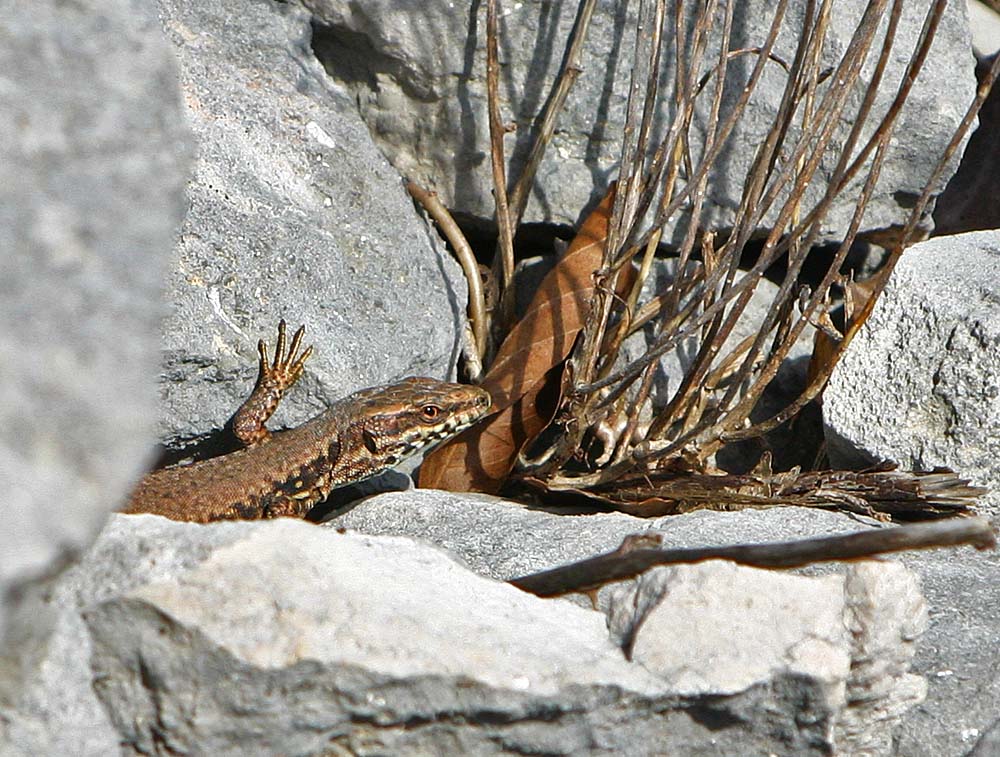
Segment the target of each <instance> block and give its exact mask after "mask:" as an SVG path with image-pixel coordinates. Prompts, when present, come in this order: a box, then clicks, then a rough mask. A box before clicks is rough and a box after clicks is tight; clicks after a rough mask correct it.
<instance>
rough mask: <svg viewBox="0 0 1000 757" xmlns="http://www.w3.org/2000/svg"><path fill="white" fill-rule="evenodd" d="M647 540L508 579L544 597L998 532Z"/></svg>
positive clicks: (855, 556) (927, 530)
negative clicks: (647, 577) (686, 544)
mask: <svg viewBox="0 0 1000 757" xmlns="http://www.w3.org/2000/svg"><path fill="white" fill-rule="evenodd" d="M643 536H644V537H648V536H649V535H647V534H644V535H643ZM644 542H647V540H646V539H644V540H642V541H641V542H640V545H641V546H639V547H638V548H632V547H631V546H630V544H629V539H626V540H625V541H624V542H623V543H622V546H621V547H620V548H619V549H618V550H616V551H614V552H609V553H606V554H603V555H598V556H596V557H591V558H588V559H586V560H581V561H579V562H575V563H570V564H569V565H563V566H561V567H558V568H553V569H551V570H546V571H542V572H539V573H532V574H530V575H527V576H521V577H520V578H513V579H511V580H510V581H509V583H511V584H513V585H514V586H516V587H517V588H519V589H521V590H522V591H526V592H530V593H531V594H536V595H538V596H540V597H556V596H559V595H561V594H570V593H572V592H586V591H592V590H594V589H599V588H600V587H601V586H604V585H605V584H608V583H612V582H614V581H623V580H625V579H628V578H634V577H635V576H638V575H640V574H642V573H644V572H645V571H647V570H649V569H650V568H654V567H656V566H658V565H677V564H689V563H697V562H703V561H705V560H731V561H733V562H736V563H739V564H741V565H749V566H752V567H755V568H768V569H786V568H801V567H803V566H805V565H811V564H813V563H817V562H831V561H841V560H860V559H865V558H869V557H873V556H875V555H881V554H887V553H890V552H902V551H905V550H911V549H929V548H933V547H957V546H964V545H968V546H972V547H975V548H976V549H993V548H994V547H996V534H995V533H994V531H993V528H992V526H991V525H990V522H989V520H987V519H986V518H962V519H955V520H946V521H938V522H935V523H921V524H917V525H912V526H890V527H884V528H879V529H875V530H872V531H862V532H860V533H853V534H846V535H842V536H826V537H820V538H815V539H800V540H797V541H789V542H773V543H770V544H737V545H732V546H724V547H691V548H682V549H656V548H649V547H647V546H645V544H644Z"/></svg>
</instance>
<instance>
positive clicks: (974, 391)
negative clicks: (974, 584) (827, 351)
mask: <svg viewBox="0 0 1000 757" xmlns="http://www.w3.org/2000/svg"><path fill="white" fill-rule="evenodd" d="M823 412H824V421H825V424H826V437H827V441H828V444H829V453H830V459H831V462H832V463H833V464H834V466H854V465H866V464H870V463H872V462H875V461H882V460H891V461H894V462H896V463H898V464H899V465H900V467H902V468H904V469H911V470H912V469H919V470H932V469H933V468H935V467H937V466H945V467H948V468H951V469H953V470H955V471H958V472H959V473H960V474H962V475H963V476H968V477H969V478H971V479H972V481H973V482H974V483H976V484H978V485H981V486H986V487H988V488H990V489H993V490H996V489H998V488H1000V473H998V468H997V465H996V461H997V459H998V457H1000V232H997V231H982V232H974V233H969V234H959V235H957V236H953V237H936V238H934V239H930V240H928V241H926V242H922V243H920V244H917V245H914V246H913V247H912V248H910V249H909V250H907V251H906V253H905V254H904V255H903V257H902V259H901V260H900V262H899V264H898V265H897V266H896V269H895V270H894V271H893V274H892V278H891V279H890V280H889V285H888V287H886V290H885V292H884V293H883V295H882V297H881V298H880V299H879V301H878V303H877V305H876V306H875V309H874V311H873V312H872V315H871V317H870V318H869V319H868V321H867V322H866V323H865V324H864V326H863V327H862V329H861V331H860V332H859V333H858V335H857V336H856V337H855V339H854V341H853V342H852V343H851V346H850V348H849V349H848V350H847V352H846V354H845V355H844V357H843V359H842V360H841V361H840V363H838V364H837V367H836V369H835V370H834V372H833V375H832V376H831V378H830V384H829V386H828V387H827V389H826V392H825V394H824V401H823ZM983 502H984V508H985V510H986V511H987V512H991V513H998V512H1000V504H998V503H1000V499H998V497H997V495H996V494H991V495H988V496H987V497H986V498H985V499H984V501H983Z"/></svg>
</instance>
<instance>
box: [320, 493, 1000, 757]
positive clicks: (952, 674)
mask: <svg viewBox="0 0 1000 757" xmlns="http://www.w3.org/2000/svg"><path fill="white" fill-rule="evenodd" d="M328 525H330V526H335V527H342V528H349V529H357V530H360V531H363V532H365V533H378V534H394V535H413V536H416V537H418V538H422V539H427V540H429V541H431V542H433V543H434V544H437V545H439V546H441V547H443V548H445V549H447V550H448V551H449V552H451V553H452V554H455V555H457V556H458V557H459V558H460V559H461V560H462V561H463V562H465V563H466V564H467V565H469V566H470V567H471V568H472V569H473V570H475V571H477V572H478V573H480V574H482V575H487V576H491V577H495V578H502V579H506V578H514V577H516V576H520V575H525V574H527V573H532V572H536V571H540V570H544V569H546V568H551V567H555V566H556V565H559V564H562V563H565V562H570V561H572V560H575V559H581V558H583V557H587V556H590V555H593V554H597V553H600V552H608V551H611V550H613V549H616V548H617V547H618V546H619V545H620V544H621V541H622V538H624V536H626V535H628V534H630V533H638V532H642V531H645V530H649V529H655V530H657V531H659V532H660V533H661V534H662V536H663V541H664V545H665V546H671V547H685V546H709V545H723V544H743V543H753V542H772V541H784V540H790V539H798V538H805V537H809V536H825V535H832V534H836V533H844V532H849V531H854V530H858V529H862V528H868V527H871V526H873V525H877V524H875V523H874V522H872V521H870V520H868V519H865V518H860V517H857V516H847V515H842V514H839V513H833V512H826V511H822V510H812V509H803V508H794V507H790V508H776V509H772V510H762V511H756V510H744V511H739V512H731V513H721V512H710V511H699V512H694V513H690V514H687V515H682V516H671V517H665V518H657V519H651V520H643V519H639V518H632V517H631V516H627V515H623V514H621V513H598V514H592V515H571V516H570V515H561V514H556V513H554V512H546V511H543V510H538V509H531V508H526V507H523V506H519V505H516V504H512V503H509V502H505V501H503V500H500V499H497V498H492V497H481V496H476V497H472V496H470V495H459V494H450V493H446V492H436V491H423V490H417V491H414V492H408V493H406V494H383V495H381V496H378V497H374V498H372V499H369V500H366V501H365V502H362V503H361V504H359V505H357V506H356V507H354V508H353V509H352V510H350V511H349V512H347V513H344V514H342V515H340V516H338V517H336V518H335V519H333V520H332V521H331V522H330V523H329V524H328ZM519 545H526V546H525V548H524V549H521V548H519ZM890 561H899V562H901V563H902V564H903V565H905V566H906V567H908V568H910V569H911V570H912V571H914V572H915V573H916V574H917V575H918V576H919V577H920V581H921V584H922V589H923V593H924V594H925V595H926V598H927V604H928V608H929V615H930V624H929V626H928V628H927V631H926V632H925V633H924V635H923V637H922V638H921V640H920V643H919V645H918V647H917V650H916V656H915V657H914V660H913V666H912V667H913V672H914V673H917V674H919V675H922V676H924V677H925V678H926V681H927V687H928V693H927V699H926V701H925V702H924V703H923V704H922V705H920V706H917V707H914V708H912V709H911V710H909V712H908V713H907V714H906V715H905V717H904V718H903V722H902V725H901V726H900V727H899V728H898V730H897V741H898V753H899V754H901V755H907V757H932V756H933V755H940V754H962V753H965V752H966V751H968V750H969V749H971V748H972V746H973V745H974V744H975V743H976V740H977V739H978V738H979V736H980V735H981V734H982V733H984V732H986V731H987V730H988V729H989V728H990V727H991V725H992V724H993V723H994V721H995V720H996V713H997V711H998V709H1000V682H998V680H997V679H996V676H995V675H994V669H995V662H996V660H995V656H996V649H998V648H1000V557H998V556H997V554H996V553H995V552H985V553H983V552H977V551H975V550H973V549H970V548H963V549H958V550H951V549H948V550H931V551H926V552H914V553H906V554H903V555H899V556H895V557H893V558H891V560H890V559H886V560H885V561H884V562H890ZM834 569H836V566H826V565H819V566H814V567H812V568H809V569H807V570H804V571H799V572H804V573H807V574H810V575H822V574H825V573H828V572H829V571H831V570H834ZM574 596H575V595H574ZM879 596H881V597H882V599H881V600H880V603H881V602H887V603H889V604H891V598H890V597H886V596H885V595H879ZM899 596H900V598H903V597H904V594H903V593H901V594H900V595H899ZM571 598H572V597H571ZM598 601H599V605H600V606H601V607H602V608H607V606H608V604H609V587H606V588H605V589H604V590H602V592H601V593H600V595H599V597H598ZM583 603H586V604H587V605H588V606H589V601H587V600H586V599H582V598H581V604H583ZM875 606H879V605H878V604H876V605H875ZM902 683H903V682H901V685H902ZM858 706H859V708H861V707H863V705H862V703H858ZM857 712H858V713H863V712H864V710H863V709H858V710H857ZM845 727H846V726H845Z"/></svg>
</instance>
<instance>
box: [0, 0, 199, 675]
mask: <svg viewBox="0 0 1000 757" xmlns="http://www.w3.org/2000/svg"><path fill="white" fill-rule="evenodd" d="M0 15H2V17H3V19H4V20H3V23H2V24H0V92H2V96H0V99H2V101H3V107H0V251H2V252H0V320H2V322H3V324H4V327H3V329H2V330H0V490H2V491H3V496H4V527H3V529H0V555H2V557H0V596H2V597H3V599H2V600H0V635H2V633H3V631H2V626H3V624H4V620H5V614H6V612H7V610H8V607H7V603H8V602H9V601H10V600H11V599H12V594H11V592H12V591H13V589H12V583H16V582H17V581H19V580H23V579H24V578H26V577H27V576H28V575H31V574H38V573H40V572H42V571H45V570H51V569H55V564H56V563H58V562H61V561H62V560H64V559H65V557H66V556H67V554H68V553H72V552H74V551H76V550H79V549H81V548H84V547H85V546H86V545H87V544H88V543H89V542H90V540H91V539H92V538H93V537H94V535H95V533H96V532H97V530H98V529H99V528H100V525H101V523H102V522H103V521H104V518H105V517H106V514H107V512H108V511H109V510H110V509H111V508H113V507H115V506H116V505H117V504H119V503H120V501H121V499H122V496H123V494H124V492H125V491H126V490H127V488H128V487H129V486H130V485H131V482H132V481H134V480H135V478H136V477H137V476H138V475H139V473H140V471H141V470H142V468H143V467H144V466H145V465H146V463H147V456H148V449H149V442H150V439H151V438H152V436H153V431H154V427H155V415H156V389H155V383H154V381H153V377H154V376H155V373H156V364H157V359H158V352H157V349H156V337H155V334H156V333H158V331H159V328H158V326H159V317H160V315H161V307H160V304H159V303H160V290H161V287H162V280H163V276H164V274H165V271H166V267H167V265H166V264H167V258H168V255H169V251H170V249H171V246H172V243H173V236H174V233H175V230H176V228H177V226H178V224H179V223H180V221H181V218H182V213H183V204H184V194H183V192H184V179H185V172H186V170H187V167H188V162H189V159H190V153H191V146H190V143H189V140H188V133H187V130H186V127H185V125H184V121H183V117H182V116H181V108H180V98H179V93H178V89H177V81H176V71H175V64H174V60H173V58H172V56H171V55H170V52H169V49H168V47H167V45H166V43H165V41H164V40H163V34H162V31H161V29H160V26H159V22H158V21H157V18H156V11H155V8H152V7H150V5H149V4H147V3H143V2H129V1H126V0H107V1H106V2H105V1H99V0H81V2H77V3H62V2H55V1H52V0H42V1H41V2H38V3H32V4H30V7H29V6H22V5H21V4H19V3H16V2H14V3H11V2H2V3H0ZM4 672H5V671H0V679H5V678H6V676H5V675H4ZM8 685H9V686H12V687H13V688H14V689H16V688H17V687H18V685H19V684H18V683H17V681H16V679H15V680H13V681H9V680H0V689H3V688H4V687H5V686H8Z"/></svg>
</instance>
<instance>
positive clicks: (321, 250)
mask: <svg viewBox="0 0 1000 757" xmlns="http://www.w3.org/2000/svg"><path fill="white" fill-rule="evenodd" d="M159 7H160V15H161V17H162V21H163V25H164V28H165V29H166V32H167V35H168V37H169V39H170V41H171V42H172V43H173V47H174V52H175V53H176V55H177V59H178V61H179V63H180V71H181V87H182V90H183V94H184V102H185V104H186V106H187V115H188V118H189V120H190V122H191V125H192V128H193V130H194V133H195V135H196V137H197V140H198V161H197V164H196V167H195V175H194V178H193V180H192V181H191V183H190V185H189V186H188V200H189V203H190V205H189V208H188V212H187V216H186V218H185V220H184V226H183V228H182V229H181V233H180V237H179V241H178V247H177V256H176V261H175V266H174V269H173V272H172V275H171V276H170V278H169V282H168V287H167V299H168V301H169V302H170V303H171V310H170V314H169V317H168V318H167V320H166V322H165V324H164V327H163V334H164V336H163V347H164V350H165V366H164V375H163V382H162V390H163V395H164V424H163V436H164V438H165V439H166V440H167V441H168V442H175V441H179V440H183V439H186V438H188V437H193V436H196V435H198V434H200V433H204V432H206V431H209V430H212V429H217V428H219V427H221V426H222V424H223V423H224V422H225V421H226V420H227V419H228V418H229V416H230V415H231V414H232V413H233V412H234V411H235V410H236V408H237V406H238V405H239V403H240V402H241V401H242V400H243V399H244V398H245V396H246V394H247V393H248V392H249V390H250V387H251V386H252V385H253V380H254V378H255V376H256V366H257V352H256V347H257V340H258V339H261V338H264V339H266V340H268V341H269V342H271V343H272V344H273V340H274V335H275V327H276V326H277V323H278V319H279V318H282V317H284V318H285V319H287V321H288V323H289V325H290V326H291V327H292V328H295V327H296V326H298V324H300V323H304V324H306V325H307V328H308V333H307V343H312V344H315V345H316V353H315V355H314V356H313V357H312V358H311V359H310V361H309V363H308V366H307V369H306V374H305V376H304V378H303V379H302V381H301V382H300V385H299V386H297V387H296V390H295V391H293V392H291V393H290V394H289V396H288V398H287V401H286V402H285V403H283V405H282V407H281V408H280V409H279V411H278V415H277V416H276V418H275V423H276V425H277V426H278V427H280V426H284V425H295V424H297V423H299V422H301V421H302V420H305V419H306V418H308V417H309V416H311V415H313V414H315V413H316V412H317V411H318V410H320V409H322V408H323V407H324V406H325V405H326V404H328V403H329V402H330V401H332V400H334V399H337V398H339V397H342V396H345V395H347V394H349V393H350V392H352V391H355V390H357V389H361V388H363V387H367V386H374V385H378V384H382V383H386V382H388V381H391V380H394V379H398V378H402V377H404V376H408V375H429V376H434V377H437V378H443V377H445V376H446V375H447V374H448V373H450V372H452V371H453V370H454V363H455V360H456V358H457V354H458V342H459V337H458V335H459V334H460V326H461V323H462V322H463V320H462V319H463V318H464V312H465V291H466V287H465V282H464V279H463V278H462V274H461V270H460V268H459V267H458V265H457V263H455V262H454V261H453V260H451V258H450V256H449V255H448V254H447V253H446V252H445V251H444V248H443V245H442V244H441V243H440V241H439V239H438V237H437V235H436V233H435V232H434V231H433V230H431V229H430V228H429V226H428V225H427V224H425V223H424V221H423V220H422V219H421V218H420V216H419V215H418V214H417V212H416V211H415V209H414V206H413V202H412V201H411V200H410V198H409V197H408V196H407V194H406V192H405V190H404V188H403V186H402V182H401V179H400V176H399V174H398V173H396V171H395V170H394V169H393V168H392V167H391V166H390V165H389V163H388V162H387V161H386V160H385V158H384V157H383V156H382V154H381V153H380V152H379V150H378V148H377V147H376V146H375V144H374V143H373V142H372V139H371V136H370V134H369V132H368V128H367V127H366V126H365V124H364V123H363V122H362V120H361V118H360V116H359V115H358V111H357V105H356V103H355V102H354V100H353V98H352V97H351V96H350V95H349V94H348V93H347V92H346V91H345V90H344V89H342V88H338V87H337V86H335V85H334V84H333V82H332V81H331V80H330V78H329V77H328V76H327V74H326V72H325V71H324V70H323V68H322V66H320V64H319V62H318V61H317V60H316V58H315V57H314V56H313V54H312V52H311V49H310V37H311V35H312V29H311V26H310V15H309V13H308V12H306V11H305V10H304V9H302V8H301V7H300V6H299V5H298V4H294V3H293V4H284V3H252V4H250V5H247V4H246V3H242V2H238V1H237V0H224V2H220V3H211V4H205V3H188V2H177V1H176V0H161V1H160V2H159Z"/></svg>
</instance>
